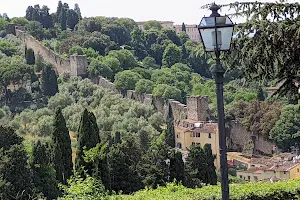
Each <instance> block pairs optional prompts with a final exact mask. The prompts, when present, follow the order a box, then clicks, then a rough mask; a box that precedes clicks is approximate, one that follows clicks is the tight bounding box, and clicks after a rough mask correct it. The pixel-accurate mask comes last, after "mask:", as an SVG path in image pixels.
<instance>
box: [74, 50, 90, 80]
mask: <svg viewBox="0 0 300 200" xmlns="http://www.w3.org/2000/svg"><path fill="white" fill-rule="evenodd" d="M70 65H71V74H70V75H71V76H81V77H83V78H86V77H87V67H88V61H87V57H86V56H85V55H72V56H70Z"/></svg>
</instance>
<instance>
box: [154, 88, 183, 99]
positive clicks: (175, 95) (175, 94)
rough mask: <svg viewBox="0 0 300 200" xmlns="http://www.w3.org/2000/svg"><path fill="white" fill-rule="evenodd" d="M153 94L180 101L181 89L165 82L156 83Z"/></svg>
mask: <svg viewBox="0 0 300 200" xmlns="http://www.w3.org/2000/svg"><path fill="white" fill-rule="evenodd" d="M152 94H153V96H157V97H164V98H166V99H174V100H177V101H181V91H180V90H179V89H177V88H176V87H174V86H169V85H167V84H158V85H156V86H155V87H154V89H153V92H152Z"/></svg>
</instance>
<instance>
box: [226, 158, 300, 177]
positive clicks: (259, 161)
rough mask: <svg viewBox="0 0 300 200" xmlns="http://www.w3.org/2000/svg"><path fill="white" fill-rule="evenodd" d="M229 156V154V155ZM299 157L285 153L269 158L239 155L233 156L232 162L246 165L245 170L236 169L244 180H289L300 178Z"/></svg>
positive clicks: (238, 175)
mask: <svg viewBox="0 0 300 200" xmlns="http://www.w3.org/2000/svg"><path fill="white" fill-rule="evenodd" d="M231 156H232V155H231V154H230V155H229V157H231ZM299 158H300V157H299V156H295V155H293V154H288V153H286V154H280V155H278V156H274V157H271V158H267V157H261V158H251V159H239V157H235V158H234V160H233V163H234V164H235V165H236V166H245V167H247V170H246V171H243V170H240V171H237V177H239V178H241V179H244V180H248V181H251V182H257V181H265V180H289V179H299V178H300V160H299ZM235 159H237V160H235ZM237 164H238V165H237Z"/></svg>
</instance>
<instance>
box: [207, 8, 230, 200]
mask: <svg viewBox="0 0 300 200" xmlns="http://www.w3.org/2000/svg"><path fill="white" fill-rule="evenodd" d="M219 9H220V7H219V6H217V5H216V4H213V5H212V6H211V8H210V10H211V11H212V14H211V15H210V17H214V18H215V21H216V18H217V17H220V14H219V13H218V10H219ZM215 37H216V38H215V40H216V47H215V54H216V65H215V67H214V69H213V71H212V72H213V74H214V78H215V82H216V93H217V108H218V128H219V148H220V171H221V187H222V200H229V182H228V163H227V146H226V133H225V119H224V118H225V117H224V96H223V93H224V73H225V69H224V67H223V66H222V65H221V61H220V52H221V51H220V49H219V46H218V35H217V28H215Z"/></svg>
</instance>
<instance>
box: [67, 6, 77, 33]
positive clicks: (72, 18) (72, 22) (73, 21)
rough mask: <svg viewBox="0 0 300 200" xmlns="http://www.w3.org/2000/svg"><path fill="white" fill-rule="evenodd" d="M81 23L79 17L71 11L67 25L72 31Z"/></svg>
mask: <svg viewBox="0 0 300 200" xmlns="http://www.w3.org/2000/svg"><path fill="white" fill-rule="evenodd" d="M78 22H79V16H78V14H77V12H76V11H75V10H73V9H69V10H68V13H67V25H68V27H69V28H70V29H72V30H73V29H74V27H75V26H76V24H77V23H78Z"/></svg>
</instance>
